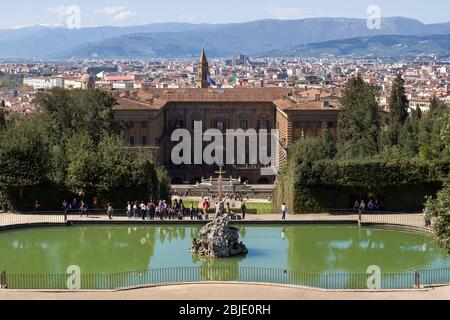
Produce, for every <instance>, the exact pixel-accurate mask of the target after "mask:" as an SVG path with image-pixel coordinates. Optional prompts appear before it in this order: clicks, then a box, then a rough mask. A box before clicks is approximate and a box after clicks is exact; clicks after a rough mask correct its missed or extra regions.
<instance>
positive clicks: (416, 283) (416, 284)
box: [414, 271, 420, 289]
mask: <svg viewBox="0 0 450 320" xmlns="http://www.w3.org/2000/svg"><path fill="white" fill-rule="evenodd" d="M414 288H416V289H419V288H420V273H419V272H417V271H415V272H414Z"/></svg>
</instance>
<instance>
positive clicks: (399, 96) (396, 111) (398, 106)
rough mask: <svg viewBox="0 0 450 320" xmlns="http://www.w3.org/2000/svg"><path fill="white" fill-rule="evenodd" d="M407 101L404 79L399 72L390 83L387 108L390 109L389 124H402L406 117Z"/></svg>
mask: <svg viewBox="0 0 450 320" xmlns="http://www.w3.org/2000/svg"><path fill="white" fill-rule="evenodd" d="M408 108H409V101H408V98H407V97H406V93H405V80H403V78H402V75H401V74H399V75H398V76H397V77H396V78H395V80H394V81H393V83H392V89H391V95H390V98H389V110H390V111H391V124H398V125H402V124H403V123H405V121H406V119H408Z"/></svg>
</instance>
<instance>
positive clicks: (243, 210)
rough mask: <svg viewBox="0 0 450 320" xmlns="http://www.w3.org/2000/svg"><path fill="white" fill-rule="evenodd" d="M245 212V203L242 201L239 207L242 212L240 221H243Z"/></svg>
mask: <svg viewBox="0 0 450 320" xmlns="http://www.w3.org/2000/svg"><path fill="white" fill-rule="evenodd" d="M246 210H247V207H246V205H245V202H244V201H243V202H242V205H241V212H242V220H245V211H246Z"/></svg>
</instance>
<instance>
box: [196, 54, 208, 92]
mask: <svg viewBox="0 0 450 320" xmlns="http://www.w3.org/2000/svg"><path fill="white" fill-rule="evenodd" d="M208 75H209V64H208V60H207V59H206V54H205V49H203V50H202V53H201V54H200V60H199V62H198V74H197V88H208V87H209V82H208Z"/></svg>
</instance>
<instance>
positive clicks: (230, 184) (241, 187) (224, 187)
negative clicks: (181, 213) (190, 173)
mask: <svg viewBox="0 0 450 320" xmlns="http://www.w3.org/2000/svg"><path fill="white" fill-rule="evenodd" d="M215 173H217V174H218V177H217V178H213V177H209V178H208V179H205V178H204V177H202V179H201V181H200V182H197V183H196V184H195V185H194V186H193V187H194V190H195V191H196V192H198V193H199V192H201V193H202V194H204V193H210V192H213V193H217V194H218V198H219V200H221V199H222V198H223V194H224V192H226V193H236V192H237V193H240V194H248V193H249V192H251V191H252V190H251V187H250V186H249V185H247V182H244V183H242V179H241V178H240V177H239V178H238V179H234V178H233V177H231V176H230V178H225V177H224V174H225V173H226V172H225V171H223V167H219V171H216V172H215Z"/></svg>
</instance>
